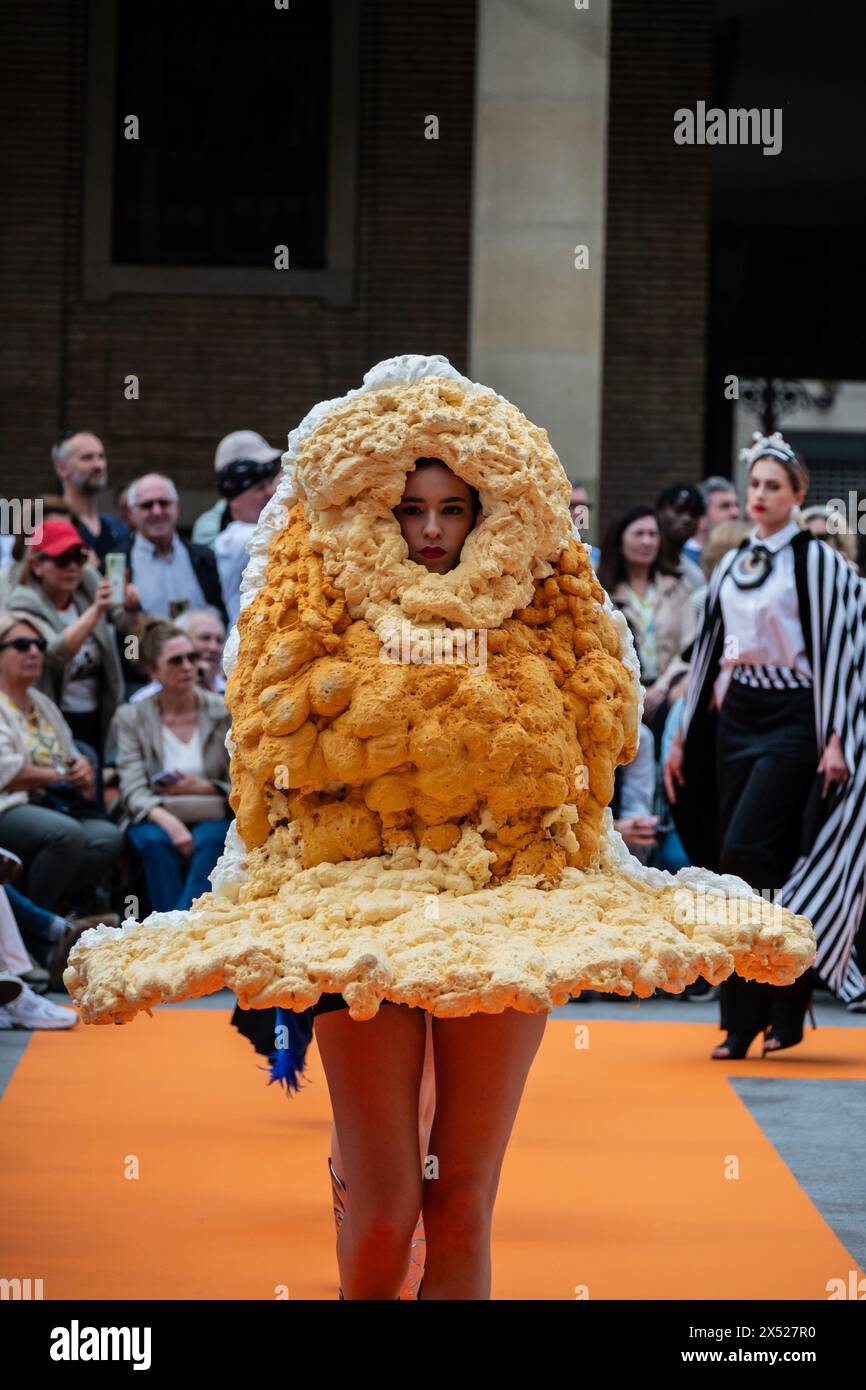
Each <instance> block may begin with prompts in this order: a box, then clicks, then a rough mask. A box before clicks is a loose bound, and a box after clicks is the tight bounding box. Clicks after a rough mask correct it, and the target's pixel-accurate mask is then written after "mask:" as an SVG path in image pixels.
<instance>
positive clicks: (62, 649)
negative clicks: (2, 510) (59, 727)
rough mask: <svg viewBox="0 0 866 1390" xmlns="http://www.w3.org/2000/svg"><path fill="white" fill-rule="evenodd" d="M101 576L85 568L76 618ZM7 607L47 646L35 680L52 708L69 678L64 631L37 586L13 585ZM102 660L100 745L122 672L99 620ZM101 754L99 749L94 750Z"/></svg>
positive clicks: (119, 693)
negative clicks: (29, 621)
mask: <svg viewBox="0 0 866 1390" xmlns="http://www.w3.org/2000/svg"><path fill="white" fill-rule="evenodd" d="M100 578H101V576H100V575H99V574H98V573H97V572H96V570H91V569H90V568H89V567H88V568H87V569H86V570H85V571H84V574H83V575H82V582H81V584H80V585H79V587H78V588H77V589H76V590H75V593H74V594H73V595H72V602H73V604H74V605H75V608H76V609H77V611H78V614H79V616H80V615H81V614H82V613H83V612H84V610H85V609H86V608H89V607H90V605H91V603H92V602H93V595H94V593H95V592H96V586H97V584H98V583H99V580H100ZM7 607H8V608H9V610H10V612H14V613H26V614H27V616H28V618H31V619H32V620H33V625H34V627H35V628H36V629H37V631H38V632H40V633H41V635H42V636H43V637H44V638H45V639H46V641H47V642H48V650H47V651H46V653H45V664H44V665H43V667H42V675H41V676H40V678H39V682H38V689H39V690H41V691H43V693H44V694H46V695H48V696H50V697H51V699H52V700H54V702H55V704H57V705H60V704H62V702H63V691H64V688H65V686H66V680H67V676H68V674H69V662H70V661H71V659H72V657H71V654H70V651H69V648H68V647H67V645H66V642H65V640H64V639H65V634H66V628H65V627H64V625H63V623H62V622H61V620H60V615H59V614H58V612H57V609H56V608H55V607H54V604H53V603H52V602H51V600H50V599H49V597H48V595H47V594H46V593H45V590H44V589H43V588H42V585H41V584H16V585H15V587H14V588H13V589H12V590H11V591H10V592H9V595H8V598H7ZM92 636H93V639H94V641H95V642H96V645H97V647H98V648H99V654H100V656H101V658H102V676H101V679H100V681H99V722H100V726H101V729H102V742H103V747H104V745H105V738H106V734H107V733H108V728H109V725H110V724H111V720H112V718H113V716H114V711H115V710H116V709H117V706H118V705H119V704H120V702H121V700H122V699H123V698H124V682H123V670H122V668H121V664H120V653H119V651H118V649H117V638H116V637H115V632H114V628H113V627H112V626H111V624H110V623H109V622H107V621H106V619H105V618H104V617H103V618H100V619H99V622H98V623H97V624H96V627H95V628H94V629H93V633H92ZM96 751H97V753H99V754H100V756H101V754H102V751H103V749H102V748H98V749H97V750H96Z"/></svg>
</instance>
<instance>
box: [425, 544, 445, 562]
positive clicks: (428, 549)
mask: <svg viewBox="0 0 866 1390" xmlns="http://www.w3.org/2000/svg"><path fill="white" fill-rule="evenodd" d="M421 554H422V555H426V557H427V559H428V560H439V559H440V558H441V557H442V556H443V555H444V554H445V551H444V550H440V548H439V546H438V545H425V547H424V549H423V550H422V551H421Z"/></svg>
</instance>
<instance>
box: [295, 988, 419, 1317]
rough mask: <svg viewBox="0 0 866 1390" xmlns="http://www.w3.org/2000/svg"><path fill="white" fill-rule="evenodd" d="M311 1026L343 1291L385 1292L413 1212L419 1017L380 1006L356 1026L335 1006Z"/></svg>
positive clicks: (398, 1273)
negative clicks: (336, 1184) (343, 1207)
mask: <svg viewBox="0 0 866 1390" xmlns="http://www.w3.org/2000/svg"><path fill="white" fill-rule="evenodd" d="M315 1029H316V1041H317V1043H318V1046H319V1053H320V1056H321V1058H322V1065H323V1066H324V1069H325V1076H326V1077H327V1081H328V1091H329V1093H330V1097H331V1105H332V1108H333V1113H334V1124H335V1128H336V1130H337V1131H338V1132H339V1136H340V1153H339V1157H340V1165H341V1166H340V1168H339V1169H338V1170H337V1171H338V1172H339V1173H340V1175H341V1177H343V1179H344V1180H345V1183H346V1188H347V1192H348V1194H349V1196H350V1200H349V1201H348V1203H347V1212H346V1216H345V1218H344V1220H343V1222H342V1224H341V1227H340V1232H339V1235H338V1237H337V1261H338V1263H339V1266H340V1279H341V1285H342V1289H343V1294H344V1297H345V1298H346V1299H352V1298H366V1299H390V1298H395V1297H396V1296H397V1294H398V1292H399V1290H400V1287H401V1285H402V1283H403V1278H404V1276H405V1273H406V1268H407V1265H408V1260H409V1246H410V1241H411V1239H412V1233H413V1231H414V1229H415V1224H416V1222H417V1219H418V1212H419V1211H420V1209H421V1155H420V1151H419V1146H418V1139H419V1128H418V1106H419V1090H420V1083H421V1074H422V1069H423V1065H424V1048H425V1043H426V1036H427V1034H426V1025H425V1016H424V1014H423V1013H422V1011H421V1010H419V1009H410V1008H408V1007H407V1006H406V1005H398V1006H396V1007H395V1006H391V1005H386V1006H384V1007H382V1008H381V1009H380V1010H379V1012H378V1014H377V1015H376V1017H375V1018H372V1019H368V1020H367V1021H366V1022H364V1023H356V1022H355V1021H354V1020H353V1019H351V1018H350V1017H349V1014H348V1012H347V1011H346V1010H344V1009H340V1010H335V1011H334V1012H332V1013H327V1014H320V1015H319V1016H318V1017H317V1019H316V1022H315ZM335 1166H336V1162H335Z"/></svg>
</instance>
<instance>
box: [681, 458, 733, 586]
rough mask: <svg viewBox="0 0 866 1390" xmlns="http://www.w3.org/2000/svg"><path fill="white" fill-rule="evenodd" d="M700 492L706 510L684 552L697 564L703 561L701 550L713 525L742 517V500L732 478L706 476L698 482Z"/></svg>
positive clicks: (684, 547)
mask: <svg viewBox="0 0 866 1390" xmlns="http://www.w3.org/2000/svg"><path fill="white" fill-rule="evenodd" d="M698 492H699V493H700V494H701V497H702V498H703V499H704V506H705V507H706V511H705V512H704V515H703V516H702V517H701V519H700V521H699V522H698V529H697V531H696V532H695V534H694V536H693V537H692V538H691V540H688V541H686V543H685V545H684V546H683V554H684V555H685V556H686V557H687V558H688V559H689V560H694V562H695V564H696V565H699V564H700V563H701V551H702V550H703V548H704V546H705V545H706V542H707V537H708V535H709V534H710V532H711V531H712V529H713V527H714V526H719V525H720V524H721V523H722V522H723V521H739V519H740V500H739V498H738V497H737V490H736V488H735V487H734V485H733V483H732V482H731V480H730V478H705V479H704V481H703V482H702V483H698Z"/></svg>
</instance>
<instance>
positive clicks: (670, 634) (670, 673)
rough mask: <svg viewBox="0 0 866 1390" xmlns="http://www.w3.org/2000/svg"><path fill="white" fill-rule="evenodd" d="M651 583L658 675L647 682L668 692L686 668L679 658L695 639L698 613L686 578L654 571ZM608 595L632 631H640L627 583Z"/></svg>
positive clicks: (654, 687) (687, 666) (685, 663)
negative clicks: (653, 595)
mask: <svg viewBox="0 0 866 1390" xmlns="http://www.w3.org/2000/svg"><path fill="white" fill-rule="evenodd" d="M654 583H655V590H656V602H655V609H654V612H653V621H654V623H655V637H656V657H657V662H656V669H657V672H658V674H657V676H656V678H655V680H654V681H651V682H650V685H649V688H650V689H656V688H657V689H658V690H659V691H660V692H664V693H667V691H668V689H669V688H670V686H671V685H672V683H673V682H674V681H675V680H677V679H678V678H679V677H680V676H681V675H683V674H684V672H686V671H687V670H688V669H689V664H688V662H687V661H683V660H682V656H681V653H682V652H683V651H684V649H685V648H686V647H688V646H689V644H690V643H691V642H693V641H694V639H695V633H696V631H697V614H696V612H695V606H694V604H693V603H692V601H691V595H692V590H691V587H690V586H689V584H688V582H687V581H686V580H685V579H683V578H681V577H678V576H677V575H674V574H657V575H656V577H655V580H654ZM610 597H611V602H612V603H613V604H614V606H615V607H616V608H619V609H621V610H622V612H623V613H624V614H625V616H626V618H627V619H628V621H629V623H630V624H631V625H632V631H633V632H635V633H637V632H639V631H640V623H639V615H638V614H637V613H636V612H635V609H634V603H633V601H632V600H631V598H630V595H629V592H628V586H627V585H626V584H625V583H622V584H618V585H617V587H616V589H615V590H614V592H613V593H612V594H611V596H610ZM635 645H637V643H635ZM638 655H640V652H638Z"/></svg>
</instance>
